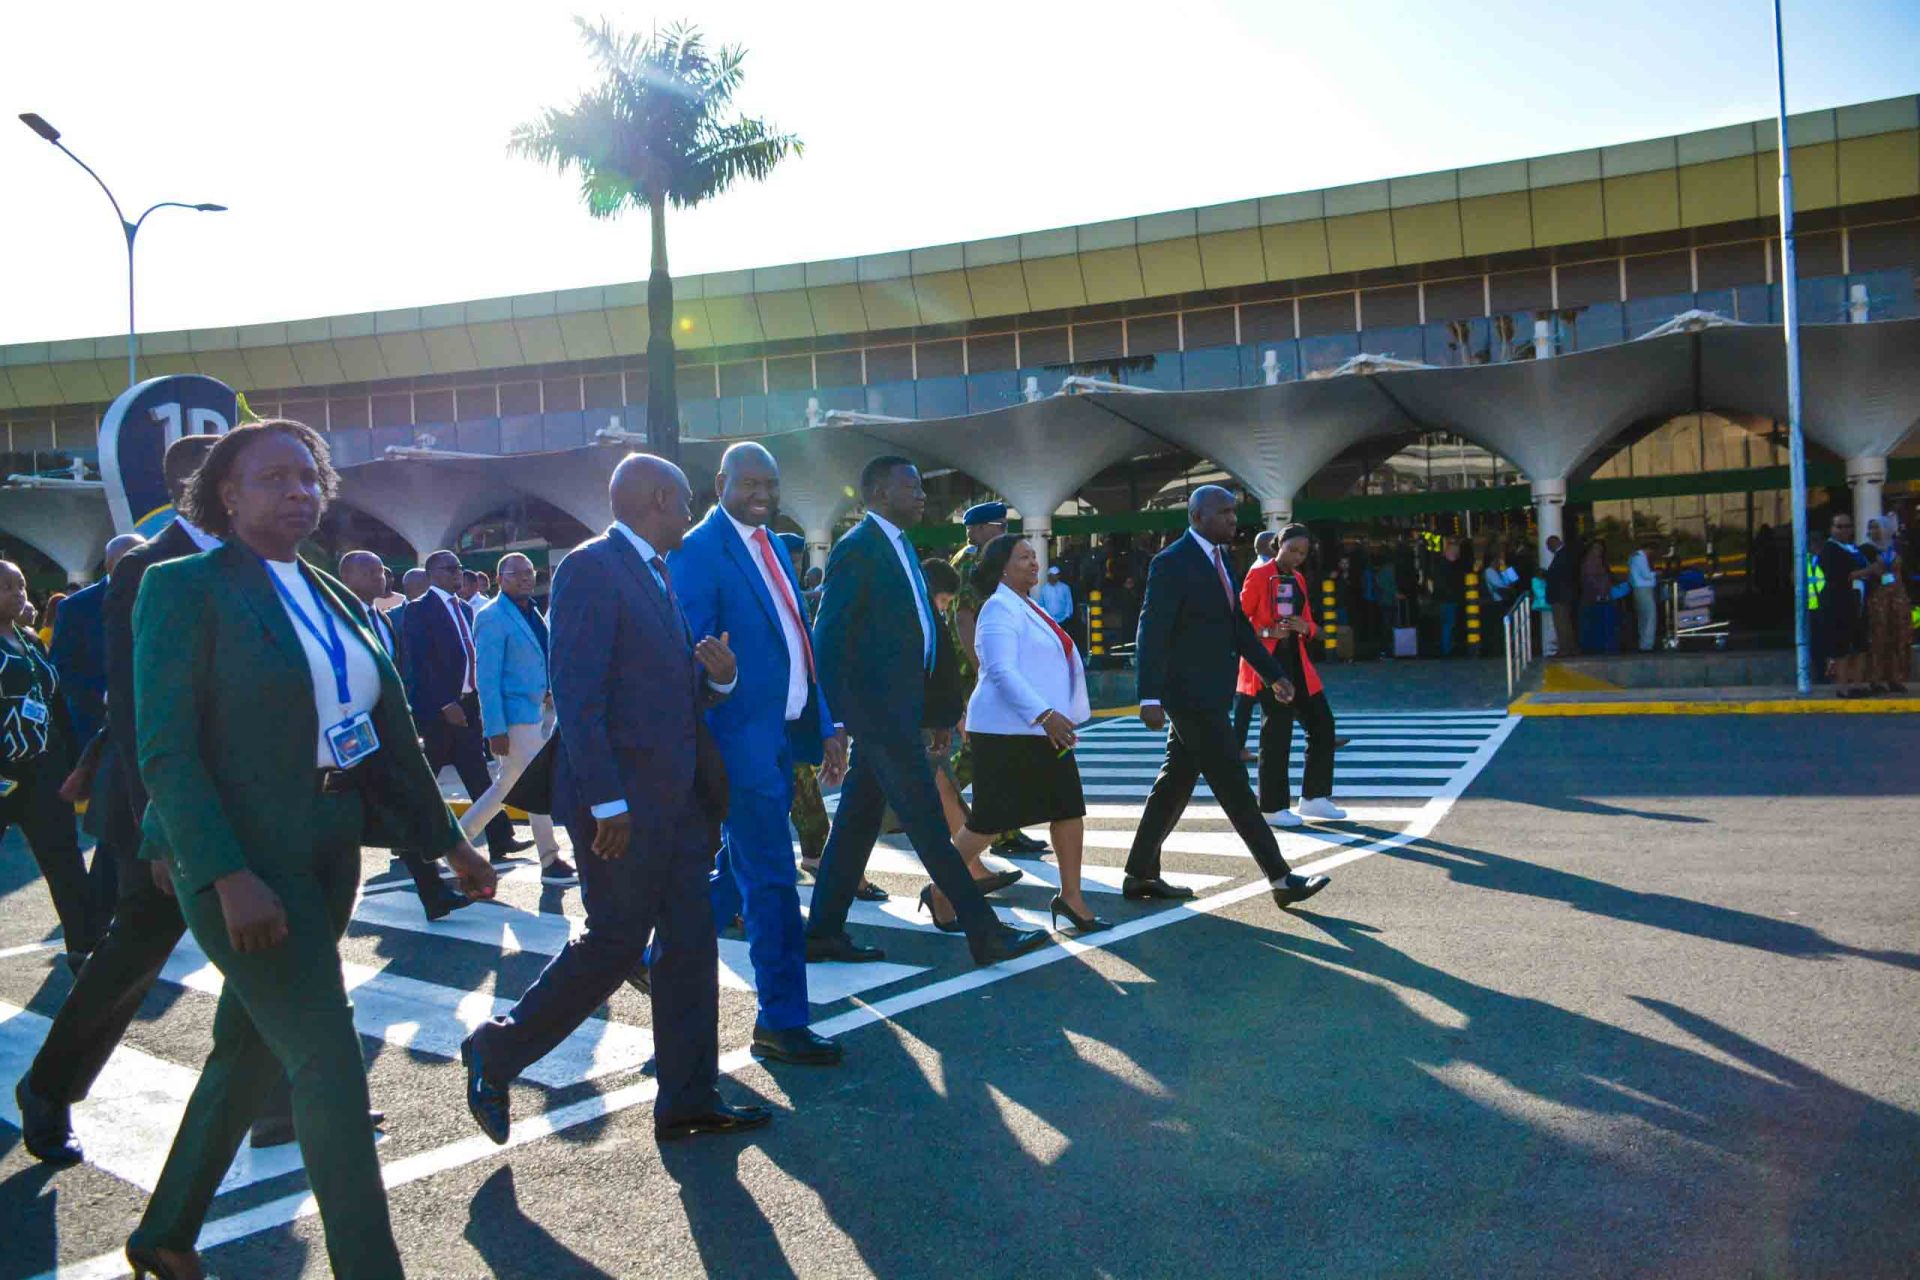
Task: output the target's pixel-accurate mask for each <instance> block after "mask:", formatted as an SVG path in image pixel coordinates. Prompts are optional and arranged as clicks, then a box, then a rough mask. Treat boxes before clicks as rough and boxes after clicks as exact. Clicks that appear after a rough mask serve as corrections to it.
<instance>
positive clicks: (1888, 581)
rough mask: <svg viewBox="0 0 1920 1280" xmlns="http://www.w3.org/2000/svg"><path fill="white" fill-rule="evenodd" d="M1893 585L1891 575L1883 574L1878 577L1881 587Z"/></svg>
mask: <svg viewBox="0 0 1920 1280" xmlns="http://www.w3.org/2000/svg"><path fill="white" fill-rule="evenodd" d="M1893 583H1894V577H1893V575H1892V574H1890V573H1883V574H1881V575H1880V585H1881V586H1883V587H1890V586H1892V585H1893Z"/></svg>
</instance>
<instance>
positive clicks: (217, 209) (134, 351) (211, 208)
mask: <svg viewBox="0 0 1920 1280" xmlns="http://www.w3.org/2000/svg"><path fill="white" fill-rule="evenodd" d="M20 122H21V123H22V124H24V125H26V126H27V128H29V129H31V130H33V131H34V132H35V133H37V134H39V135H40V136H41V137H43V138H45V139H46V140H47V141H48V142H51V143H52V144H53V145H54V146H56V147H59V148H60V150H61V151H63V152H66V156H67V159H69V160H71V161H73V162H74V163H75V164H77V165H79V166H80V167H81V168H82V169H85V170H86V171H87V176H88V177H89V178H92V179H93V180H94V181H95V182H98V183H100V189H101V190H102V191H105V192H106V193H107V199H108V200H109V201H111V202H112V204H113V212H114V216H115V217H117V218H119V219H120V230H121V231H122V232H124V233H125V235H126V237H127V385H128V386H132V385H133V384H134V383H135V382H137V381H139V377H140V374H139V358H140V339H139V336H138V331H137V330H136V329H135V328H134V323H133V241H134V237H135V236H138V235H139V234H140V227H141V225H142V224H143V223H145V222H146V220H147V217H148V215H149V214H151V213H152V212H153V211H154V210H155V209H192V210H193V211H194V212H196V213H225V212H226V211H227V206H225V205H223V204H184V203H182V202H181V201H178V200H162V201H161V202H160V203H159V204H155V205H149V206H148V207H147V211H146V212H145V213H142V214H141V215H140V216H139V217H137V218H135V219H134V220H133V221H132V222H128V221H127V215H126V214H124V213H122V212H121V211H120V202H119V201H118V200H115V199H114V196H113V191H112V189H111V188H109V187H108V186H107V184H106V183H104V182H101V181H100V175H99V174H97V173H95V172H94V171H93V167H92V166H91V165H89V164H88V163H87V162H86V161H85V160H82V159H81V158H80V157H79V156H77V155H75V154H73V152H71V151H67V148H66V144H65V143H63V142H61V141H60V131H59V130H58V129H56V128H54V127H53V126H52V125H50V124H48V123H47V122H46V121H45V120H43V119H41V118H40V117H39V116H37V115H35V114H34V113H33V112H31V111H28V112H25V113H24V114H22V115H21V117H20Z"/></svg>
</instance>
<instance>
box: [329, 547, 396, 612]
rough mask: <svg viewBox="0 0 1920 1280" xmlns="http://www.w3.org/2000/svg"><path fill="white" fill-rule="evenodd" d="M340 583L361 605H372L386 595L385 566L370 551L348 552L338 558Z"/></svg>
mask: <svg viewBox="0 0 1920 1280" xmlns="http://www.w3.org/2000/svg"><path fill="white" fill-rule="evenodd" d="M340 581H342V582H344V583H346V584H347V590H349V591H351V592H353V594H354V595H355V596H357V597H358V598H359V600H360V603H362V604H372V603H373V602H374V601H375V600H378V599H379V598H380V597H381V596H383V595H385V594H386V593H387V566H386V565H384V564H382V563H380V557H379V556H377V555H375V554H373V552H371V551H349V552H347V554H345V555H343V556H341V557H340Z"/></svg>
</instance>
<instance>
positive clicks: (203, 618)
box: [127, 420, 494, 1280]
mask: <svg viewBox="0 0 1920 1280" xmlns="http://www.w3.org/2000/svg"><path fill="white" fill-rule="evenodd" d="M335 483H336V477H335V475H334V472H333V468H332V467H331V466H330V465H329V463H328V460H327V447H326V445H325V444H324V443H323V442H322V441H321V439H320V437H319V436H318V435H316V434H315V433H314V432H313V431H312V430H310V429H309V428H307V427H305V426H303V425H301V424H300V423H297V422H289V421H285V420H273V421H267V422H260V423H254V424H250V425H248V426H243V427H238V428H236V429H234V430H233V431H232V432H230V433H229V434H228V435H226V436H225V437H224V438H223V439H222V440H221V441H220V443H219V444H217V445H215V446H214V448H213V450H212V451H211V452H210V453H209V454H208V455H207V458H206V461H205V462H204V463H203V464H202V465H201V467H200V470H199V471H198V473H196V474H195V476H194V478H193V480H192V481H191V483H190V485H189V488H188V491H187V493H186V496H185V499H184V500H183V502H182V503H181V514H183V515H184V516H185V517H186V518H187V519H189V520H191V521H192V522H193V523H194V524H195V525H196V526H197V527H199V528H200V529H203V530H205V531H206V532H208V533H210V534H214V535H215V536H218V537H221V538H224V539H226V542H225V545H223V546H221V547H219V548H217V549H216V550H213V551H209V552H206V553H205V554H203V555H197V556H190V557H188V558H186V559H184V560H175V561H171V562H169V563H166V564H161V565H156V566H154V567H153V568H152V569H151V570H149V571H148V573H147V576H146V579H145V581H144V582H143V583H142V584H141V588H140V597H139V603H138V604H137V605H136V606H135V610H134V696H135V706H136V707H137V708H138V710H137V715H136V721H137V723H138V726H139V732H140V772H141V776H142V777H143V778H144V779H145V781H146V784H147V790H148V791H149V793H150V794H151V796H152V802H151V804H150V805H149V807H148V809H147V814H146V820H145V823H144V825H143V832H144V835H145V837H146V846H145V849H144V850H143V852H144V853H145V855H146V856H148V857H161V858H164V859H165V860H166V863H167V866H168V869H169V871H170V872H171V879H172V884H173V888H174V892H175V894H176V896H177V897H178V898H179V901H180V908H181V914H182V915H184V916H185V917H186V921H187V927H188V928H189V929H191V930H192V931H193V937H194V940H195V941H196V942H198V943H199V944H200V947H201V949H202V950H204V951H205V952H206V953H207V956H208V958H209V959H211V960H212V961H213V963H214V965H215V967H217V968H218V969H219V970H220V973H221V975H222V977H223V978H224V979H225V984H224V987H223V989H222V991H221V995H220V1005H219V1009H218V1012H217V1013H216V1014H215V1016H214V1024H213V1051H212V1053H211V1054H210V1055H209V1057H208V1058H207V1065H206V1069H205V1070H204V1071H203V1072H202V1073H201V1076H200V1081H199V1084H198V1085H197V1086H196V1088H195V1089H194V1092H193V1098H192V1100H191V1101H190V1102H189V1103H188V1104H187V1111H186V1115H185V1116H184V1117H183V1118H182V1120H181V1123H180V1132H179V1134H178V1135H177V1136H176V1137H175V1138H174V1142H173V1149H172V1151H171V1152H170V1153H169V1154H168V1156H167V1163H166V1167H165V1169H164V1170H162V1172H161V1174H160V1181H159V1183H158V1184H157V1185H156V1186H155V1187H154V1191H153V1197H152V1199H150V1200H149V1201H148V1203H147V1211H146V1213H145V1215H144V1216H143V1217H142V1219H141V1221H140V1226H139V1229H138V1230H136V1231H135V1232H134V1234H133V1237H132V1239H131V1240H129V1241H128V1244H127V1258H128V1260H129V1261H130V1262H131V1263H132V1264H133V1267H134V1273H135V1275H136V1276H145V1275H150V1274H152V1275H159V1276H162V1277H182V1278H197V1277H199V1276H200V1275H201V1269H200V1260H199V1257H198V1255H197V1254H196V1253H195V1252H194V1242H195V1239H196V1238H197V1236H198V1235H199V1231H200V1226H201V1224H202V1222H203V1221H204V1220H205V1218H206V1214H207V1209H208V1206H209V1205H210V1203H211V1202H212V1200H213V1195H214V1192H215V1190H216V1189H217V1188H218V1187H219V1184H220V1179H221V1178H222V1176H224V1175H225V1173H226V1171H227V1168H228V1166H229V1165H230V1164H231V1163H232V1162H233V1157H234V1153H235V1151H237V1150H238V1148H239V1146H240V1142H241V1139H243V1138H244V1137H245V1136H246V1133H247V1126H248V1124H249V1123H250V1122H251V1121H252V1119H253V1115H254V1112H255V1110H256V1109H257V1108H258V1106H259V1103H260V1101H261V1099H262V1098H263V1097H264V1096H265V1095H266V1093H267V1091H268V1090H269V1089H270V1088H271V1087H272V1085H273V1083H274V1080H275V1077H276V1076H277V1075H278V1074H279V1073H280V1072H281V1071H282V1070H284V1071H285V1072H286V1075H287V1078H288V1080H289V1082H290V1083H291V1085H292V1088H293V1123H294V1131H295V1134H296V1136H297V1137H298V1138H299V1141H300V1154H301V1156H302V1158H303V1159H304V1160H305V1162H306V1168H307V1177H308V1180H309V1182H310V1183H311V1185H312V1187H313V1194H314V1198H315V1200H316V1201H318V1203H319V1206H320V1220H321V1223H322V1225H323V1227H324V1228H325V1231H326V1238H327V1254H328V1257H329V1258H330V1259H331V1261H332V1263H333V1272H334V1274H335V1275H336V1276H340V1277H343V1278H345V1277H355V1278H360V1280H364V1278H368V1277H379V1278H382V1280H384V1278H385V1277H393V1276H399V1275H400V1274H401V1268H400V1257H399V1253H398V1250H397V1249H396V1248H395V1246H394V1242H393V1231H392V1228H391V1226H390V1224H389V1221H388V1217H387V1200H386V1191H385V1189H384V1187H383V1186H382V1185H381V1181H380V1164H379V1161H378V1159H377V1158H376V1156H375V1155H374V1149H373V1134H372V1132H371V1130H370V1128H369V1126H368V1124H367V1077H366V1069H365V1066H364V1064H363V1062H362V1060H361V1056H360V1039H359V1036H358V1034H357V1033H356V1032H355V1031H354V1026H353V1007H352V1004H351V1003H350V1002H349V1001H348V999H347V993H346V988H345V986H344V984H343V982H342V980H341V975H340V953H339V948H338V940H339V937H340V935H341V934H342V933H343V932H344V931H345V930H346V927H347V920H348V918H349V917H350V916H351V914H352V911H353V902H354V896H355V894H356V892H357V891H358V889H359V885H360V845H361V842H362V840H363V838H365V837H366V835H367V832H368V828H369V826H370V825H371V826H375V827H377V828H379V830H380V832H381V834H382V838H381V839H380V840H379V841H378V843H383V844H384V843H399V844H404V845H407V846H410V847H412V848H416V849H421V850H428V851H433V852H435V853H445V854H446V855H447V858H448V861H449V862H450V863H451V864H452V865H453V868H454V871H455V872H456V874H457V875H458V877H459V879H460V881H461V885H462V887H463V888H465V889H466V890H467V891H468V892H469V893H470V894H476V895H478V896H481V897H489V896H491V895H492V893H493V888H494V883H493V882H494V876H493V872H492V870H491V868H490V867H489V866H488V864H487V861H486V859H485V858H482V857H481V856H480V855H479V854H477V853H475V852H474V849H473V847H472V846H471V845H470V844H468V843H467V842H466V841H465V840H463V839H461V837H460V829H459V827H458V826H457V825H455V823H454V820H453V817H452V815H451V814H449V813H448V812H447V807H446V805H445V803H444V802H443V801H442V800H441V798H440V791H439V788H438V786H437V785H436V784H435V782H434V779H433V775H432V774H431V773H430V772H429V771H428V769H427V763H426V759H425V757H424V756H423V755H422V754H421V752H420V746H419V741H418V739H417V737H416V736H415V733H414V727H413V720H412V717H411V716H410V715H409V713H408V711H407V700H406V696H405V694H404V693H403V691H402V689H401V686H400V682H399V678H398V676H397V675H396V674H395V673H394V669H393V665H392V664H391V663H390V662H389V661H388V660H387V658H386V656H385V651H384V650H383V649H382V647H381V646H380V644H379V643H378V642H377V641H375V640H374V639H373V637H372V636H371V635H370V634H369V633H368V632H367V631H366V629H365V625H364V615H362V613H361V612H360V609H359V607H358V606H357V604H356V603H355V601H354V598H353V596H352V594H351V593H349V592H348V591H347V589H346V588H345V587H343V586H342V585H341V584H340V583H338V582H336V581H334V580H333V579H332V578H330V577H328V576H327V575H326V574H324V573H321V572H319V571H317V570H315V569H312V568H310V567H308V566H306V565H303V564H301V563H300V561H299V559H298V558H297V557H296V555H295V548H296V547H298V546H299V544H300V543H301V541H302V540H304V539H305V538H307V537H309V536H311V535H312V533H313V531H314V530H315V528H317V527H318V525H319V522H320V515H321V512H322V511H323V510H324V509H325V507H326V503H327V500H328V499H329V498H330V497H332V495H333V492H334V487H335Z"/></svg>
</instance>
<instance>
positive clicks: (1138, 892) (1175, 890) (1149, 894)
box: [1120, 876, 1193, 902]
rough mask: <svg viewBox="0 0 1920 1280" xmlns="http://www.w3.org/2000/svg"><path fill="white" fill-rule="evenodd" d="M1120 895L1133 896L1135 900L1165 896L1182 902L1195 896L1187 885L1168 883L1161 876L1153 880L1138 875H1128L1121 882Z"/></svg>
mask: <svg viewBox="0 0 1920 1280" xmlns="http://www.w3.org/2000/svg"><path fill="white" fill-rule="evenodd" d="M1120 896H1121V897H1123V898H1131V899H1132V900H1133V901H1135V902H1139V901H1142V900H1144V899H1147V898H1165V899H1167V900H1168V901H1169V902H1181V901H1184V900H1186V899H1188V898H1191V897H1192V896H1193V890H1191V889H1189V888H1187V887H1186V886H1185V885H1178V884H1168V883H1167V882H1166V881H1165V880H1162V879H1161V878H1160V877H1159V876H1155V877H1154V878H1153V879H1151V880H1142V879H1140V878H1139V877H1138V876H1128V877H1127V878H1126V879H1124V880H1122V881H1121V882H1120Z"/></svg>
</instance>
